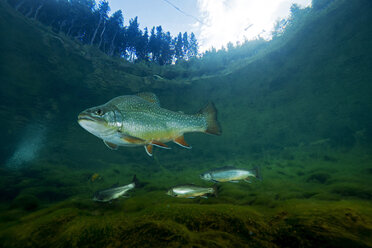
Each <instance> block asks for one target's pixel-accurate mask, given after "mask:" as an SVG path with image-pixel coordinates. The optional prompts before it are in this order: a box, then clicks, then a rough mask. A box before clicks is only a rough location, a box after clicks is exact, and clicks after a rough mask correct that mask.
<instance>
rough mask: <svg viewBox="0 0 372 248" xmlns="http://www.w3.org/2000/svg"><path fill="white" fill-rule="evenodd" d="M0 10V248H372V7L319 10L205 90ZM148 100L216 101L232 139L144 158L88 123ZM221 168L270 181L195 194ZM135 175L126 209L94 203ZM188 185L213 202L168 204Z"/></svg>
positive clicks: (121, 203) (336, 4) (211, 76)
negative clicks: (119, 102) (84, 113)
mask: <svg viewBox="0 0 372 248" xmlns="http://www.w3.org/2000/svg"><path fill="white" fill-rule="evenodd" d="M318 3H320V2H319V1H318ZM0 6H1V8H0V35H1V37H6V38H4V39H0V62H1V63H0V82H1V84H0V118H1V120H2V121H1V122H0V127H1V130H2V131H3V132H2V139H1V140H0V142H1V146H0V165H1V166H0V247H274V248H275V247H372V238H371V237H372V184H371V183H370V182H371V181H372V155H371V154H372V149H371V148H372V117H371V115H370V113H371V112H372V101H371V99H370V96H371V95H372V87H371V85H370V82H371V80H372V74H371V70H370V68H372V60H371V57H372V56H371V55H372V47H371V45H370V40H371V38H372V29H371V28H370V26H369V25H366V24H368V23H372V11H370V10H371V9H372V4H371V2H370V1H367V0H357V1H352V2H350V1H343V0H339V1H330V3H329V4H323V5H322V4H319V5H317V6H323V7H322V8H320V7H319V8H320V9H318V10H317V12H311V13H312V14H309V15H308V17H307V18H305V19H304V21H303V23H299V25H298V26H297V27H298V28H297V29H295V30H292V31H291V32H289V33H286V34H283V36H282V37H279V38H278V39H276V40H274V41H273V42H272V43H269V44H265V45H264V49H263V50H260V52H258V53H257V54H256V53H250V55H249V58H248V57H245V55H244V54H242V55H241V60H237V61H235V62H234V63H231V64H226V65H224V71H223V73H221V72H218V71H217V69H216V68H217V67H215V66H214V65H215V64H213V63H212V61H211V63H206V64H204V65H203V67H202V68H203V70H205V71H208V75H206V74H204V73H203V72H201V71H198V70H196V69H195V68H194V67H197V66H198V63H203V62H200V61H199V62H195V64H192V63H190V64H188V66H190V70H186V69H185V68H186V67H185V68H182V69H180V67H176V66H174V67H171V66H169V67H167V66H165V67H158V66H151V65H145V64H131V63H129V62H126V61H122V60H120V59H119V58H113V57H108V56H106V55H105V54H102V53H101V52H100V51H99V50H98V49H96V48H94V47H89V46H84V45H82V44H80V43H79V42H76V41H74V40H71V39H69V38H68V37H66V36H64V35H63V34H61V33H56V32H54V31H53V30H50V29H49V28H47V27H45V26H43V25H41V24H40V23H38V22H36V21H33V20H30V19H26V18H24V17H23V16H22V15H21V14H19V13H17V12H16V11H14V10H13V9H12V8H11V7H10V6H9V5H8V4H7V3H6V2H5V1H3V0H0ZM252 54H253V55H252ZM216 56H218V55H216ZM201 61H203V60H201ZM219 61H223V59H221V60H219ZM218 63H219V62H218ZM184 72H185V73H184ZM213 72H214V73H213ZM172 75H173V76H172ZM144 91H147V92H154V93H155V94H156V95H157V97H158V98H159V100H160V103H161V106H162V108H165V109H169V110H171V111H175V112H178V111H182V112H183V113H185V114H188V113H195V112H196V111H198V110H199V108H200V106H203V105H204V104H206V103H207V102H208V101H213V102H214V103H215V107H216V109H217V111H218V112H217V116H218V120H219V122H220V124H221V128H222V130H223V133H222V135H221V136H212V135H210V136H209V135H208V136H207V135H203V134H197V133H195V134H194V133H190V134H186V135H185V136H186V137H185V139H186V140H187V143H188V144H189V145H190V146H192V149H184V148H182V147H179V146H178V145H177V144H169V146H170V147H171V148H172V151H171V152H169V151H168V150H165V149H157V150H156V153H154V154H153V156H152V157H149V156H147V155H146V153H144V150H143V147H133V148H130V149H129V148H128V149H127V148H119V149H118V150H114V151H113V150H110V149H108V148H107V147H106V146H104V145H103V144H102V141H101V140H99V139H97V138H96V137H94V136H93V135H91V134H89V133H88V132H85V131H84V130H83V129H82V128H81V127H80V126H79V124H78V123H77V120H76V117H77V116H78V114H79V113H80V112H81V110H83V109H86V108H89V107H91V106H98V105H99V104H102V103H104V102H107V101H109V100H110V99H113V98H114V97H117V96H119V95H133V94H136V93H138V92H144ZM35 123H44V124H43V125H39V124H35ZM34 125H36V126H34ZM29 127H30V128H29ZM15 154H16V158H17V159H15V158H13V157H14V156H15ZM8 161H13V163H9V162H8ZM15 161H21V162H19V166H13V167H12V166H9V165H10V164H17V163H18V162H17V163H15ZM225 166H234V167H236V168H239V169H243V170H246V171H251V173H252V174H253V173H256V175H257V171H254V170H253V168H260V173H261V174H262V181H259V180H252V182H251V183H249V182H245V181H244V180H240V181H239V183H234V182H219V183H216V184H215V182H213V181H206V180H203V179H202V178H200V175H201V174H204V173H206V172H210V171H215V169H217V168H221V167H225ZM252 171H253V172H252ZM133 175H136V176H137V178H138V179H139V181H140V182H141V187H138V188H134V189H131V190H130V191H128V192H125V193H126V194H125V195H126V196H127V198H118V199H113V200H111V201H109V202H111V203H109V202H95V201H93V196H94V193H95V192H100V191H102V190H105V189H109V188H112V186H113V185H116V184H118V185H129V184H131V180H132V178H133ZM235 179H236V178H235ZM229 180H230V179H229ZM215 181H218V180H215ZM222 181H223V180H222ZM232 181H235V180H232ZM249 181H251V180H249ZM185 184H194V185H198V186H200V187H202V188H212V187H214V186H215V188H216V189H217V193H218V194H217V196H212V195H210V196H208V198H202V197H195V198H177V197H170V196H169V195H167V192H168V190H169V189H170V188H171V187H174V186H176V185H185Z"/></svg>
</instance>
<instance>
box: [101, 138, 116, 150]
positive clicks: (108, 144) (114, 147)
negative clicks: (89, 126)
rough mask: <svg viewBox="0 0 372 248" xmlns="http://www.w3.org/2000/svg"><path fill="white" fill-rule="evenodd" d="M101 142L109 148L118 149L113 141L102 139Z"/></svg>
mask: <svg viewBox="0 0 372 248" xmlns="http://www.w3.org/2000/svg"><path fill="white" fill-rule="evenodd" d="M103 143H105V145H106V146H107V147H108V148H110V149H111V150H117V149H118V145H115V144H114V143H111V142H108V141H106V140H104V141H103Z"/></svg>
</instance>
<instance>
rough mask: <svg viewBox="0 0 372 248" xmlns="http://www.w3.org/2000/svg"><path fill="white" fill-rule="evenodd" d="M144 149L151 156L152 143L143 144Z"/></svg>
mask: <svg viewBox="0 0 372 248" xmlns="http://www.w3.org/2000/svg"><path fill="white" fill-rule="evenodd" d="M145 151H146V153H147V155H149V156H150V157H152V145H151V144H149V145H146V146H145Z"/></svg>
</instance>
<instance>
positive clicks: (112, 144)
mask: <svg viewBox="0 0 372 248" xmlns="http://www.w3.org/2000/svg"><path fill="white" fill-rule="evenodd" d="M78 122H79V124H80V125H81V126H82V127H83V128H84V129H86V130H87V131H88V132H90V133H92V134H93V135H95V136H97V137H99V138H101V139H102V140H103V141H104V142H105V144H106V145H107V146H108V147H109V148H111V149H117V147H118V146H145V148H146V152H147V153H148V154H149V155H150V156H151V155H152V146H153V145H155V146H160V147H162V148H168V146H167V145H165V144H164V143H166V142H169V141H173V142H175V143H177V144H179V145H181V146H183V147H185V148H191V147H190V146H189V145H188V144H187V143H186V142H185V140H184V138H183V134H184V133H188V132H205V133H210V134H216V135H219V134H220V133H221V131H220V127H219V125H218V123H217V120H216V109H215V107H214V105H213V104H212V103H210V104H208V105H207V106H206V107H205V108H204V109H203V110H202V111H201V112H200V113H198V114H195V115H188V114H183V113H181V112H174V111H170V110H167V109H164V108H161V107H160V105H159V101H158V99H157V97H156V96H155V95H154V94H152V93H140V94H138V95H125V96H119V97H116V98H114V99H112V100H111V101H109V102H107V103H106V104H103V105H100V106H97V107H93V108H90V109H87V110H85V111H83V112H82V113H80V114H79V117H78Z"/></svg>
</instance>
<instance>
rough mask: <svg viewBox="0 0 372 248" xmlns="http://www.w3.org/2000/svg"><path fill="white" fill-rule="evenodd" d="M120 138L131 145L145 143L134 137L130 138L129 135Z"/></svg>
mask: <svg viewBox="0 0 372 248" xmlns="http://www.w3.org/2000/svg"><path fill="white" fill-rule="evenodd" d="M121 138H122V139H123V140H124V141H126V142H128V143H131V144H143V143H145V140H143V139H141V138H137V137H134V136H130V135H125V134H123V136H122V137H121Z"/></svg>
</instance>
